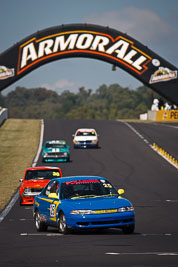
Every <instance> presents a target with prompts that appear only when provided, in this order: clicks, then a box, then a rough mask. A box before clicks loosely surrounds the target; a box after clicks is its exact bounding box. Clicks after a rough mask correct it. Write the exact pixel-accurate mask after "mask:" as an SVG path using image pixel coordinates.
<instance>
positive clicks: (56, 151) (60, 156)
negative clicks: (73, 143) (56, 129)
mask: <svg viewBox="0 0 178 267" xmlns="http://www.w3.org/2000/svg"><path fill="white" fill-rule="evenodd" d="M42 158H43V162H61V161H65V162H66V161H70V151H69V146H68V145H67V143H66V141H64V140H52V141H46V142H45V144H44V146H43V147H42Z"/></svg>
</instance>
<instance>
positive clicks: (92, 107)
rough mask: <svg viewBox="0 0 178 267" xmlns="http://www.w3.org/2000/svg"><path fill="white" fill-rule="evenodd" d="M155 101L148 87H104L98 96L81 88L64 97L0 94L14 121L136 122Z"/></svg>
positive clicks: (19, 91) (39, 91) (36, 92)
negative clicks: (91, 120) (131, 120)
mask: <svg viewBox="0 0 178 267" xmlns="http://www.w3.org/2000/svg"><path fill="white" fill-rule="evenodd" d="M153 97H157V98H158V96H157V95H155V93H154V94H153V92H152V91H151V89H149V88H146V87H145V86H142V87H139V88H137V89H136V90H130V89H129V88H123V87H121V86H120V85H118V84H111V85H110V86H107V85H105V84H103V85H101V86H100V87H99V88H98V89H97V90H96V91H95V92H93V91H92V90H91V89H89V90H87V89H85V88H84V87H81V88H79V90H78V92H77V93H72V92H70V91H64V92H63V93H61V95H58V94H57V93H56V92H54V91H52V90H47V89H45V88H35V89H27V88H24V87H16V89H15V90H14V91H12V92H10V93H9V94H8V95H7V96H2V95H1V94H0V105H2V106H4V107H7V108H8V109H9V116H10V117H11V118H34V119H38V118H44V119H57V118H59V119H60V118H67V119H106V120H115V119H137V118H139V114H141V113H145V112H147V110H148V109H150V107H151V104H152V101H153Z"/></svg>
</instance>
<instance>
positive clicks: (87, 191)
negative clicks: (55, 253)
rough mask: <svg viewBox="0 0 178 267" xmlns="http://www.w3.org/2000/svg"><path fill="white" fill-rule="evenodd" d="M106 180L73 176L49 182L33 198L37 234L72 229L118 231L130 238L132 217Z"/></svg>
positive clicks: (128, 203) (133, 216) (132, 226)
mask: <svg viewBox="0 0 178 267" xmlns="http://www.w3.org/2000/svg"><path fill="white" fill-rule="evenodd" d="M123 193H124V190H123V189H119V190H118V191H117V190H116V189H115V188H114V187H113V185H112V184H111V183H110V182H109V181H108V179H106V178H103V177H96V176H76V177H75V176H74V177H63V178H60V179H58V178H55V179H52V180H51V181H50V182H49V183H48V184H47V186H46V187H45V188H44V189H43V191H42V192H41V193H40V194H39V195H38V196H36V197H35V200H34V204H33V215H34V219H35V225H36V229H37V231H46V230H47V228H48V226H54V227H57V228H58V230H59V232H60V233H62V234H66V233H68V232H69V231H70V230H73V229H96V228H110V227H112V228H113V227H114V228H120V229H122V230H123V232H124V233H125V234H132V233H133V232H134V228H135V213H134V208H133V206H132V204H131V203H130V202H129V201H128V200H127V199H125V198H122V197H120V195H121V194H123Z"/></svg>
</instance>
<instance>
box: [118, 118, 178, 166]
mask: <svg viewBox="0 0 178 267" xmlns="http://www.w3.org/2000/svg"><path fill="white" fill-rule="evenodd" d="M117 121H119V122H122V123H124V124H125V125H127V127H129V128H130V129H131V130H132V131H133V132H134V133H135V134H136V135H138V136H139V137H140V138H141V139H143V141H144V142H145V143H146V144H148V145H149V147H150V148H151V149H152V150H154V151H155V152H156V153H157V154H159V155H160V156H161V157H162V158H164V159H165V160H166V161H167V162H168V163H169V164H171V165H172V166H173V167H174V168H176V169H177V170H178V166H177V165H175V164H174V163H173V162H172V161H171V160H169V159H168V158H167V157H165V156H164V155H163V154H162V153H160V152H159V151H157V150H156V149H155V148H154V147H153V146H152V144H150V143H149V141H148V140H147V139H145V138H144V137H143V135H141V134H140V133H139V132H138V131H137V130H136V129H135V128H134V127H133V126H131V125H130V124H129V123H128V122H126V121H121V120H117Z"/></svg>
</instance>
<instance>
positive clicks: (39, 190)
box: [31, 188, 43, 193]
mask: <svg viewBox="0 0 178 267" xmlns="http://www.w3.org/2000/svg"><path fill="white" fill-rule="evenodd" d="M42 189H43V188H31V192H33V193H40V192H41V191H42Z"/></svg>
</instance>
